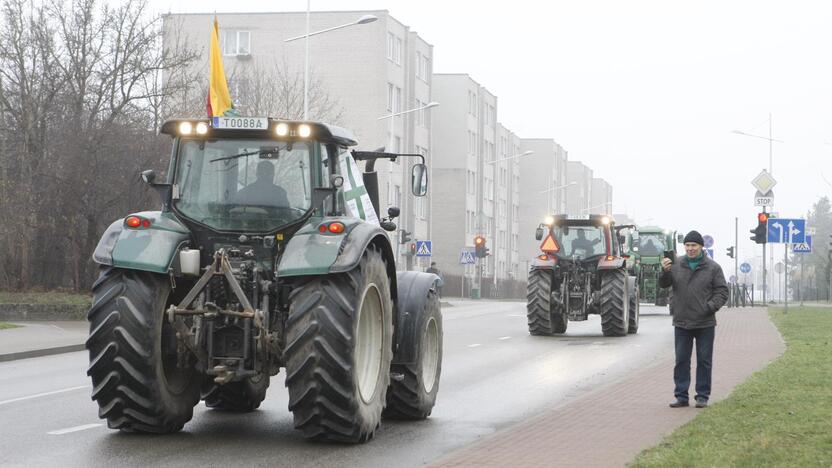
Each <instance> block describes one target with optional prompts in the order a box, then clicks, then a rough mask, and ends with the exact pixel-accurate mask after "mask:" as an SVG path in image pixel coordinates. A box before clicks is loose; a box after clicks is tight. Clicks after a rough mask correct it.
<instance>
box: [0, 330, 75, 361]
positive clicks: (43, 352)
mask: <svg viewBox="0 0 832 468" xmlns="http://www.w3.org/2000/svg"><path fill="white" fill-rule="evenodd" d="M9 323H13V324H15V325H19V328H9V329H6V330H0V362H4V361H14V360H16V359H26V358H31V357H37V356H48V355H50V354H60V353H69V352H72V351H83V349H84V341H86V339H87V334H88V332H89V323H87V321H86V320H78V321H65V322H9Z"/></svg>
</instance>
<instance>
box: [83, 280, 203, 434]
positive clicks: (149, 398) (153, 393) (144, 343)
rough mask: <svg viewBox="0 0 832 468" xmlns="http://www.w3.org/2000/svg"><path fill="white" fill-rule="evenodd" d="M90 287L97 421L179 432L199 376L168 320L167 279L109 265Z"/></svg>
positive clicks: (188, 413)
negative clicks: (166, 313) (91, 292)
mask: <svg viewBox="0 0 832 468" xmlns="http://www.w3.org/2000/svg"><path fill="white" fill-rule="evenodd" d="M92 290H93V296H94V297H93V304H92V307H91V308H90V310H89V313H88V314H87V319H88V320H89V322H90V335H89V338H88V339H87V342H86V348H87V349H88V350H89V352H90V366H89V368H88V369H87V375H89V376H90V377H91V379H92V385H93V390H92V399H93V400H95V401H96V402H97V403H98V407H99V410H98V416H99V417H100V418H102V419H106V420H107V425H108V426H109V427H110V428H111V429H120V430H122V431H125V432H149V433H170V432H176V431H179V430H180V429H182V427H183V426H184V425H185V423H186V422H188V421H190V420H191V418H192V417H193V409H194V406H195V405H196V404H197V403H198V402H199V387H200V383H201V376H200V375H198V372H197V370H196V366H195V363H196V358H195V357H194V356H193V355H192V354H191V353H190V352H188V351H187V350H184V346H182V345H178V340H177V339H176V331H175V330H174V329H173V327H172V326H171V325H170V324H169V323H168V321H167V320H165V314H164V313H165V306H166V305H167V301H168V295H169V293H170V280H168V278H167V277H166V276H164V275H158V274H154V273H149V272H145V271H136V270H124V269H119V268H112V267H104V268H102V270H101V275H100V276H99V278H98V280H97V281H96V282H95V284H94V285H93V287H92Z"/></svg>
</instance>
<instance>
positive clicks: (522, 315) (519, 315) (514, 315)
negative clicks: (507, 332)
mask: <svg viewBox="0 0 832 468" xmlns="http://www.w3.org/2000/svg"><path fill="white" fill-rule="evenodd" d="M508 316H509V317H525V316H526V315H525V314H508Z"/></svg>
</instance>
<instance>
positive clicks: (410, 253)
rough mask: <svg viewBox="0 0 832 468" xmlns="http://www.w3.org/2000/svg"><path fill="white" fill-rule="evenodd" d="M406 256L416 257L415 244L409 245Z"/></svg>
mask: <svg viewBox="0 0 832 468" xmlns="http://www.w3.org/2000/svg"><path fill="white" fill-rule="evenodd" d="M407 255H408V256H410V257H413V256H415V255H416V243H415V242H411V243H410V249H409V250H408V251H407Z"/></svg>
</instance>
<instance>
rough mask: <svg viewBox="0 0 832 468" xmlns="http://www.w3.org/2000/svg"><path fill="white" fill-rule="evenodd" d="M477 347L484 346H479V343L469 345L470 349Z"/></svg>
mask: <svg viewBox="0 0 832 468" xmlns="http://www.w3.org/2000/svg"><path fill="white" fill-rule="evenodd" d="M477 346H482V345H481V344H479V343H473V344H469V345H468V347H469V348H476V347H477Z"/></svg>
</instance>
